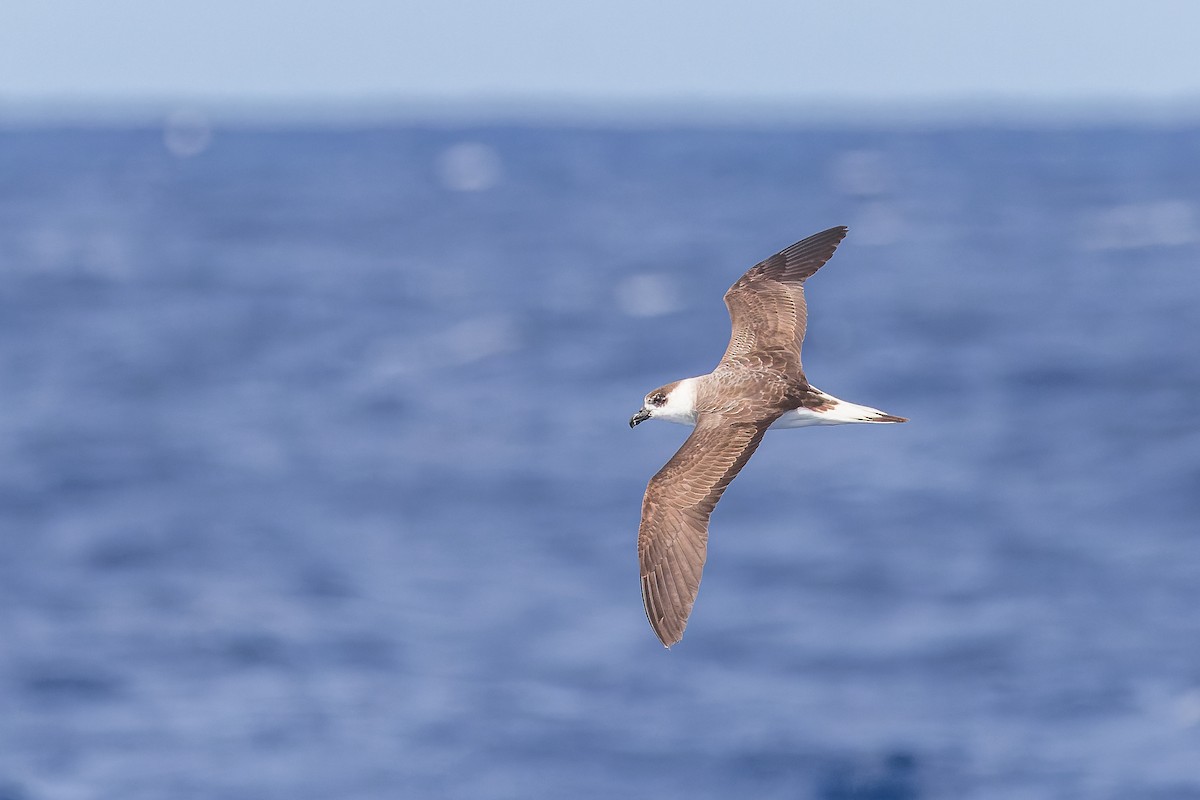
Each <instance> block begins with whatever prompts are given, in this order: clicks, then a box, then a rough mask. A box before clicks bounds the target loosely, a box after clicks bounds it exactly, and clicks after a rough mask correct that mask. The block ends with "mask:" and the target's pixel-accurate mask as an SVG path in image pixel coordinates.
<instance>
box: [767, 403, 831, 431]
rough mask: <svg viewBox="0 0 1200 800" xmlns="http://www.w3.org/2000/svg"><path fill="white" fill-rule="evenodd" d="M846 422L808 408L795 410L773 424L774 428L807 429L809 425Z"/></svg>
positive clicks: (785, 413)
mask: <svg viewBox="0 0 1200 800" xmlns="http://www.w3.org/2000/svg"><path fill="white" fill-rule="evenodd" d="M845 421H846V420H839V419H831V418H830V415H829V414H828V412H826V413H820V412H817V411H812V410H811V409H807V408H794V409H792V410H791V411H787V412H784V414H783V416H782V417H780V418H779V419H777V420H775V421H774V422H772V423H771V427H772V428H807V427H808V426H809V425H838V424H840V423H842V422H845Z"/></svg>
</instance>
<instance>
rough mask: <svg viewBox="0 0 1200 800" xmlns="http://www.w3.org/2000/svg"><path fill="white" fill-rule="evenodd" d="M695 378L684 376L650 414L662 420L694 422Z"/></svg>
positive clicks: (689, 423)
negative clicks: (662, 402)
mask: <svg viewBox="0 0 1200 800" xmlns="http://www.w3.org/2000/svg"><path fill="white" fill-rule="evenodd" d="M696 380H697V379H696V378H686V379H684V380H681V381H680V382H679V383H678V384H676V386H675V388H674V389H672V390H671V393H670V394H669V395H667V402H666V404H665V405H661V406H659V407H658V408H656V409H654V413H653V414H651V416H652V417H653V418H654V419H661V420H662V421H663V422H675V423H678V424H680V425H695V424H696Z"/></svg>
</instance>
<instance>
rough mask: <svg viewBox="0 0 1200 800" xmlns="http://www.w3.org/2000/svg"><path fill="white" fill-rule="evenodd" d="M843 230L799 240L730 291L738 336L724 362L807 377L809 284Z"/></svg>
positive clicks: (727, 298) (757, 266) (727, 295)
mask: <svg viewBox="0 0 1200 800" xmlns="http://www.w3.org/2000/svg"><path fill="white" fill-rule="evenodd" d="M847 230H848V229H847V228H846V227H845V226H840V227H837V228H830V229H829V230H827V231H822V232H821V233H818V234H814V235H813V236H810V237H808V238H807V239H804V240H802V241H799V242H796V243H795V244H794V245H792V246H791V247H789V248H787V249H786V250H782V251H780V252H778V253H776V254H775V255H773V256H771V257H770V258H768V259H767V260H766V261H762V262H760V263H758V264H755V265H754V266H753V267H751V268H750V269H749V270H747V271H746V274H745V275H743V276H742V277H740V278H738V280H737V283H735V284H733V286H731V287H729V291H728V292H726V293H725V305H726V306H728V308H729V319H730V321H731V322H732V323H733V333H732V335H731V336H730V338H729V347H728V348H726V350H725V355H724V356H723V357H722V359H721V363H723V364H730V365H737V366H744V367H749V368H751V369H758V368H762V367H768V368H773V369H777V370H779V371H781V372H784V373H785V374H789V375H793V374H801V364H800V348H801V346H802V345H803V344H804V332H805V330H806V328H807V327H808V306H807V305H806V304H805V301H804V280H805V279H806V278H808V277H809V276H810V275H812V274H813V273H814V272H816V271H817V270H819V269H820V268H821V267H822V266H823V265H824V264H825V262H826V261H828V260H829V259H830V257H831V256H832V255H833V251H834V250H836V249H837V246H838V243H839V242H841V241H842V239H843V238H844V237H845V236H846V232H847Z"/></svg>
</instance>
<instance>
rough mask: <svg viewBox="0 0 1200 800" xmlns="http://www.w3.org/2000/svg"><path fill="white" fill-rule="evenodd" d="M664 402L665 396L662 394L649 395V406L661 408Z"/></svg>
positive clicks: (665, 400)
mask: <svg viewBox="0 0 1200 800" xmlns="http://www.w3.org/2000/svg"><path fill="white" fill-rule="evenodd" d="M665 402H667V397H666V395H663V394H652V395H650V404H651V405H656V406H661V405H662V404H663V403H665Z"/></svg>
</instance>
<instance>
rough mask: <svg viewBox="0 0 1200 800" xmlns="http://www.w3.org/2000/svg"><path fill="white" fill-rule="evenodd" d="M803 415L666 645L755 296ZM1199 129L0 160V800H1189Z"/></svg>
mask: <svg viewBox="0 0 1200 800" xmlns="http://www.w3.org/2000/svg"><path fill="white" fill-rule="evenodd" d="M839 224H846V225H849V226H850V235H849V237H848V238H847V239H846V241H845V242H844V243H843V244H842V246H841V248H840V249H839V251H838V253H837V255H836V256H835V257H834V259H833V260H832V261H831V262H830V263H829V265H828V266H826V267H825V268H824V269H823V270H822V271H821V272H820V273H819V274H818V275H817V276H815V277H814V278H812V279H811V280H810V281H809V283H808V298H809V311H810V326H809V337H808V341H807V343H806V345H805V351H804V362H805V368H806V370H807V372H808V375H809V378H810V380H811V381H812V382H813V383H814V384H815V385H817V386H819V387H820V388H822V389H824V390H825V391H828V392H830V393H832V394H835V395H838V396H840V397H843V398H845V399H848V400H851V401H853V402H857V403H863V404H867V405H871V406H876V407H879V408H882V409H884V410H885V411H888V412H890V413H893V414H899V415H903V416H906V417H910V418H911V420H912V421H911V422H909V423H908V424H907V425H891V426H865V425H864V426H841V427H833V428H819V429H805V430H791V431H788V430H785V431H777V432H772V433H771V434H770V435H769V436H768V437H767V440H766V441H765V443H764V444H763V446H762V448H761V449H760V450H759V452H758V454H757V455H756V456H755V457H754V459H753V460H752V461H751V462H750V464H749V465H748V466H747V468H746V469H745V470H744V471H743V472H742V474H741V476H740V477H739V478H738V480H737V481H736V482H735V483H734V484H733V485H732V487H731V488H730V490H729V492H728V493H727V494H726V496H725V499H724V500H723V501H722V502H721V504H720V506H719V507H718V508H717V510H716V513H715V515H714V517H713V522H712V530H711V534H712V536H711V546H710V552H709V565H708V568H707V571H706V573H705V578H704V585H703V587H702V590H701V592H700V597H699V600H698V602H697V604H696V608H695V613H694V615H693V617H692V621H691V624H690V626H689V627H688V631H687V635H686V637H685V638H684V640H683V642H682V643H681V644H679V645H678V646H676V647H674V648H673V649H671V650H670V651H667V650H664V649H663V647H662V646H661V645H660V644H659V643H658V642H657V640H656V639H655V638H654V636H653V634H652V632H651V631H650V628H649V626H648V625H647V623H646V620H645V618H644V615H643V612H642V607H641V600H640V596H639V581H638V566H637V558H636V545H635V542H636V536H637V525H638V514H639V506H640V502H641V496H642V492H643V490H644V487H645V484H646V480H647V479H648V478H649V477H650V475H651V474H653V473H654V472H655V471H656V470H657V469H658V468H659V466H661V465H662V463H663V462H665V461H666V459H667V458H668V457H670V455H671V454H672V453H673V452H674V451H675V449H676V448H677V447H678V446H679V444H680V443H681V442H682V441H683V439H684V437H685V436H686V434H687V430H686V429H684V428H681V427H678V426H672V425H665V424H648V425H642V426H640V427H639V428H638V429H637V430H635V431H631V430H630V429H629V427H628V419H629V416H630V414H632V413H633V412H634V411H636V410H637V409H638V408H639V406H640V404H641V399H642V396H643V395H644V394H645V393H646V392H647V391H649V390H650V389H653V388H655V387H657V386H659V385H661V384H663V383H666V382H668V381H671V380H674V379H677V378H681V377H686V376H689V375H696V374H701V373H704V372H707V371H708V370H709V369H711V367H712V366H713V364H714V363H715V361H716V359H717V358H718V357H719V355H720V353H721V352H722V350H723V348H724V346H725V342H726V338H727V336H728V319H727V316H726V312H725V308H724V305H723V304H722V302H721V295H722V293H723V292H724V290H725V289H726V288H727V287H728V286H729V284H731V283H732V282H733V281H734V280H735V279H736V278H737V277H738V276H739V275H740V274H741V273H742V271H744V270H745V269H746V268H747V267H749V266H750V265H751V264H753V263H754V262H756V261H758V260H760V259H762V258H764V257H766V256H769V255H771V254H772V253H774V252H775V251H777V250H779V249H781V248H783V247H785V246H787V245H789V244H791V243H792V242H794V241H796V240H798V239H801V238H803V237H805V236H807V235H809V234H811V233H813V232H816V231H819V230H822V229H824V228H827V227H830V226H832V225H839ZM1198 409H1200V128H1198V127H1192V128H1188V127H1180V128H1165V127H1148V126H1147V127H1137V126H1128V127H1079V128H1071V127H1055V128H1051V127H1047V128H1044V129H1038V128H1036V127H1027V128H1017V127H1009V128H1005V127H999V126H998V127H988V126H983V125H980V126H960V127H945V128H940V129H939V128H931V129H927V130H922V129H918V128H916V127H913V126H907V127H905V128H898V129H895V130H888V129H886V128H880V127H877V126H876V127H862V128H855V127H853V126H846V127H841V128H839V127H830V126H827V127H823V128H815V129H802V128H797V129H778V130H751V129H745V128H737V127H725V128H713V129H703V128H698V127H689V128H680V129H671V128H669V127H660V128H644V129H629V130H622V129H617V128H600V127H596V128H588V127H585V126H579V127H571V126H562V127H537V126H521V125H504V126H495V127H487V126H482V127H480V126H476V127H452V126H432V125H431V126H419V125H405V126H394V127H388V126H379V127H375V128H366V129H362V130H356V129H335V128H329V127H326V128H310V129H305V128H300V127H293V128H288V127H280V128H278V129H268V128H259V129H236V128H223V127H221V126H219V125H218V126H216V127H212V126H210V125H208V123H207V122H206V121H205V120H203V119H202V118H199V119H193V118H186V117H185V118H182V119H175V120H173V121H172V122H171V124H170V125H168V126H167V128H166V129H165V130H164V129H163V128H159V127H155V128H144V129H120V128H97V129H67V128H44V129H38V128H33V127H25V128H12V127H10V128H8V129H5V130H3V131H0V800H60V799H66V800H90V799H91V798H96V799H97V800H99V799H100V798H105V799H107V798H120V799H121V800H159V799H160V798H171V799H173V800H188V799H190V798H196V799H197V800H200V799H201V798H203V799H205V800H207V799H208V798H219V799H222V800H225V799H228V800H259V799H260V798H261V799H263V800H275V799H278V800H309V799H310V798H311V799H312V800H328V799H329V798H351V799H352V798H408V797H411V798H464V799H466V798H469V799H471V800H493V799H495V800H508V799H511V800H525V799H526V798H573V799H574V798H580V799H584V800H586V799H590V798H596V799H597V800H599V799H600V798H643V797H646V798H650V797H652V798H657V799H659V800H666V799H669V798H789V799H790V798H814V799H815V800H917V799H918V798H920V799H922V800H924V799H933V798H937V799H938V800H942V799H944V800H957V799H960V798H973V799H974V798H982V799H984V800H1016V799H1017V798H1086V799H1087V800H1110V799H1111V800H1118V799H1121V800H1125V799H1127V798H1138V800H1168V799H1170V800H1175V799H1177V798H1180V799H1182V798H1192V799H1193V800H1194V799H1195V798H1200V410H1198Z"/></svg>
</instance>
